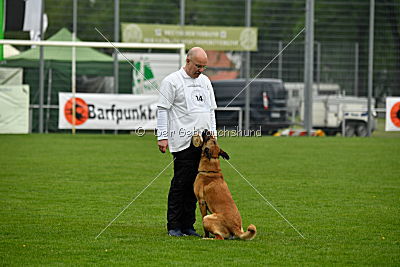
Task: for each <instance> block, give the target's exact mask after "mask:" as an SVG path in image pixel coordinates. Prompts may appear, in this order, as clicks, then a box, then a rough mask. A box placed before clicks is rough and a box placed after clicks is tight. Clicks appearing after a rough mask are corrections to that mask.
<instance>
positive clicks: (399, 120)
mask: <svg viewBox="0 0 400 267" xmlns="http://www.w3.org/2000/svg"><path fill="white" fill-rule="evenodd" d="M390 120H391V121H392V122H393V124H394V125H396V126H397V127H400V102H397V103H396V104H394V105H393V107H392V109H391V110H390Z"/></svg>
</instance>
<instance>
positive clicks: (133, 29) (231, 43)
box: [121, 23, 258, 51]
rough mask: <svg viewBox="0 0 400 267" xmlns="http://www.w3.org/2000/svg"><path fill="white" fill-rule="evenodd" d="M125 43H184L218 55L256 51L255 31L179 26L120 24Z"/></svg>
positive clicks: (188, 47) (256, 32) (221, 27)
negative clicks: (213, 51) (212, 51)
mask: <svg viewBox="0 0 400 267" xmlns="http://www.w3.org/2000/svg"><path fill="white" fill-rule="evenodd" d="M121 29H122V41H123V42H131V43H184V44H185V45H186V49H190V48H192V47H195V46H200V47H202V48H204V49H205V50H215V51H257V35H258V29H257V28H255V27H225V26H178V25H167V24H135V23H121Z"/></svg>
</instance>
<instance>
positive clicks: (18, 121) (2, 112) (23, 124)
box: [0, 85, 29, 134]
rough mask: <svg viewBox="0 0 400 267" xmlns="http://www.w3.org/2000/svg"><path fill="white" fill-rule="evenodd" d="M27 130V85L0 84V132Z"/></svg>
mask: <svg viewBox="0 0 400 267" xmlns="http://www.w3.org/2000/svg"><path fill="white" fill-rule="evenodd" d="M28 131H29V85H0V133H12V134H21V133H24V134H25V133H28Z"/></svg>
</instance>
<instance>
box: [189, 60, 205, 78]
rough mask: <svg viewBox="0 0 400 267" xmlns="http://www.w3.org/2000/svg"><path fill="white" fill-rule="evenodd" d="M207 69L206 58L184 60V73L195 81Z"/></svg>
mask: <svg viewBox="0 0 400 267" xmlns="http://www.w3.org/2000/svg"><path fill="white" fill-rule="evenodd" d="M206 68H207V57H193V58H192V59H189V58H187V59H186V72H187V74H188V75H189V76H190V77H191V78H193V79H196V78H198V77H199V76H200V74H201V73H202V72H203V71H204V70H205V69H206Z"/></svg>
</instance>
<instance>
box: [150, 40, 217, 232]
mask: <svg viewBox="0 0 400 267" xmlns="http://www.w3.org/2000/svg"><path fill="white" fill-rule="evenodd" d="M207 61H208V60H207V54H206V52H205V51H204V50H203V49H202V48H200V47H194V48H192V49H190V50H189V52H188V54H187V57H186V65H185V66H184V67H183V68H181V69H180V70H178V71H176V72H174V73H172V74H170V75H168V76H167V77H166V78H165V79H164V80H163V81H162V83H161V86H160V97H159V102H158V111H157V115H158V117H157V139H158V147H159V149H160V151H161V152H162V153H165V151H166V150H167V148H169V151H170V152H171V153H172V155H173V157H174V177H173V178H172V180H171V187H170V190H169V194H168V211H167V221H168V224H167V228H168V234H169V235H170V236H185V235H191V236H200V235H199V234H197V233H196V231H195V229H194V227H193V224H194V222H195V220H196V215H195V210H196V196H195V195H194V192H193V183H194V180H195V179H196V175H197V169H198V166H199V162H200V156H201V148H200V147H199V148H197V147H195V146H194V145H193V144H192V142H191V139H192V136H193V135H194V134H196V133H198V134H201V133H202V131H203V130H204V129H208V130H211V131H212V132H214V133H215V131H216V124H215V113H214V110H215V109H216V108H217V105H216V103H215V97H214V90H213V88H212V85H211V82H210V80H209V79H208V78H207V76H205V75H203V74H202V72H203V71H204V70H205V68H206V67H207Z"/></svg>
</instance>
